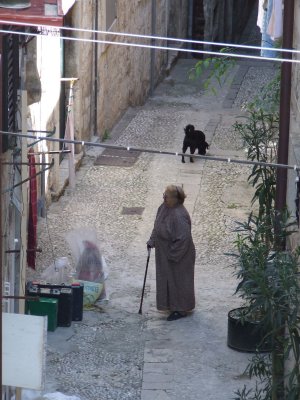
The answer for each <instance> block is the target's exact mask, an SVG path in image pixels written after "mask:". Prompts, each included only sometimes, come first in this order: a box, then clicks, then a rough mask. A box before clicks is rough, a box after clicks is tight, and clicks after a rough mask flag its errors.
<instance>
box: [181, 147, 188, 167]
mask: <svg viewBox="0 0 300 400" xmlns="http://www.w3.org/2000/svg"><path fill="white" fill-rule="evenodd" d="M187 148H188V146H187V145H186V144H183V147H182V152H183V154H185V152H186V151H187ZM181 162H183V163H185V160H184V156H182V159H181Z"/></svg>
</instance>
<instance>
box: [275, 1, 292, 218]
mask: <svg viewBox="0 0 300 400" xmlns="http://www.w3.org/2000/svg"><path fill="white" fill-rule="evenodd" d="M294 5H295V0H288V1H284V17H283V38H282V39H283V41H282V47H283V48H284V49H292V47H293V29H294ZM282 56H283V57H284V58H289V59H292V53H287V52H284V53H283V54H282ZM291 79H292V63H290V62H283V63H282V65H281V86H280V115H279V142H278V163H283V164H287V163H288V155H289V131H290V102H291ZM286 193H287V170H285V169H282V168H280V169H278V170H277V181H276V196H275V209H276V210H277V211H278V212H279V213H280V212H282V211H283V210H284V209H285V207H286Z"/></svg>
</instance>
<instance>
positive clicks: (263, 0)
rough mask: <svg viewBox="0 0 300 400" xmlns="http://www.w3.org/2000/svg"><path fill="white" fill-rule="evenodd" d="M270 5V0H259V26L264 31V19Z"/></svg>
mask: <svg viewBox="0 0 300 400" xmlns="http://www.w3.org/2000/svg"><path fill="white" fill-rule="evenodd" d="M267 7H268V0H259V2H258V15H257V26H258V27H259V29H260V32H262V29H263V21H264V13H265V11H266V10H267Z"/></svg>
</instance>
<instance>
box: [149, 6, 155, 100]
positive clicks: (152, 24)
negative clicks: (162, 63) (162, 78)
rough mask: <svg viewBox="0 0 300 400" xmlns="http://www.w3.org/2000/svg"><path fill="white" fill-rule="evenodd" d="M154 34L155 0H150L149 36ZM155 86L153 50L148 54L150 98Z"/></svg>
mask: <svg viewBox="0 0 300 400" xmlns="http://www.w3.org/2000/svg"><path fill="white" fill-rule="evenodd" d="M155 33H156V0H151V36H154V35H155ZM151 46H155V39H151ZM154 86H155V49H151V53H150V96H153V93H154Z"/></svg>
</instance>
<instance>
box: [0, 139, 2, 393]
mask: <svg viewBox="0 0 300 400" xmlns="http://www.w3.org/2000/svg"><path fill="white" fill-rule="evenodd" d="M0 136H1V137H0V193H1V191H2V135H0ZM2 201H3V197H2V196H0V311H1V315H0V400H2V358H3V357H2V307H3V301H2V296H3V290H2V285H3V264H2V261H3V258H2V238H3V232H2V210H3V207H2Z"/></svg>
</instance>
